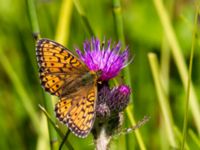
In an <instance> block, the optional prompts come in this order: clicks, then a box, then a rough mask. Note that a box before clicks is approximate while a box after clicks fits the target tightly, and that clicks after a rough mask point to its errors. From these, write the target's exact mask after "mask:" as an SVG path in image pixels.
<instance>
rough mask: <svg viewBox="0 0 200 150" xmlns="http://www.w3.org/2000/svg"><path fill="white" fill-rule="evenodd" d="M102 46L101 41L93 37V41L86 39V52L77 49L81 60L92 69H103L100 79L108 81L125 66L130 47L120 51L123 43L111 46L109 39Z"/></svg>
mask: <svg viewBox="0 0 200 150" xmlns="http://www.w3.org/2000/svg"><path fill="white" fill-rule="evenodd" d="M104 44H105V43H103V44H102V46H100V41H99V40H98V39H97V38H96V39H95V38H92V40H91V41H85V43H84V54H83V53H82V52H81V51H80V50H79V49H76V52H77V53H78V55H79V57H80V58H81V60H82V61H83V62H84V63H85V64H86V65H87V66H88V68H89V69H90V70H93V71H101V77H100V80H102V81H107V80H109V79H111V78H113V77H115V76H117V75H118V73H119V72H120V71H121V69H122V68H124V67H125V66H126V64H127V61H128V48H126V49H125V50H124V51H123V52H120V49H121V44H120V43H117V44H114V46H113V47H112V48H111V41H110V40H109V41H108V42H107V44H106V46H105V45H104Z"/></svg>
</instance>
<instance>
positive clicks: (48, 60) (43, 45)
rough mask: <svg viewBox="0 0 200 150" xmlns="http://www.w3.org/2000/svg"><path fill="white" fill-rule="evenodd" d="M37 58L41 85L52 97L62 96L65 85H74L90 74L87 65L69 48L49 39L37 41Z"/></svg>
mask: <svg viewBox="0 0 200 150" xmlns="http://www.w3.org/2000/svg"><path fill="white" fill-rule="evenodd" d="M36 57H37V62H38V66H39V72H40V80H41V84H42V86H43V87H44V89H45V90H46V91H47V92H49V93H50V94H52V95H56V96H61V94H62V90H63V86H64V85H68V84H71V85H72V83H73V82H75V80H76V79H79V78H81V76H82V75H83V74H85V73H87V72H89V70H88V68H87V67H86V65H85V64H84V63H82V62H81V61H80V60H79V59H78V58H77V57H76V56H74V55H73V54H72V53H70V52H69V50H68V49H67V48H65V47H64V46H62V45H60V44H58V43H56V42H54V41H51V40H49V39H39V40H38V41H37V43H36ZM65 88H70V87H67V86H65Z"/></svg>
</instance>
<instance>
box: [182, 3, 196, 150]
mask: <svg viewBox="0 0 200 150" xmlns="http://www.w3.org/2000/svg"><path fill="white" fill-rule="evenodd" d="M198 11H199V7H198V8H197V9H196V15H195V21H194V30H193V36H192V47H191V53H190V63H189V72H188V84H187V93H186V94H187V96H186V103H185V115H184V124H183V140H182V143H181V150H183V149H184V147H185V139H186V136H187V135H186V132H187V125H188V107H189V100H190V86H191V75H192V64H193V56H194V46H195V41H196V39H195V35H196V31H197V20H198Z"/></svg>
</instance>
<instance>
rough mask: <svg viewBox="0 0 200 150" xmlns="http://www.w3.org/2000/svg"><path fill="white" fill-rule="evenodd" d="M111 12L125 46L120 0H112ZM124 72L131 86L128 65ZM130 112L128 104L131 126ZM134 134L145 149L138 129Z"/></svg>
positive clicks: (131, 115) (143, 148) (127, 110)
mask: <svg viewBox="0 0 200 150" xmlns="http://www.w3.org/2000/svg"><path fill="white" fill-rule="evenodd" d="M113 13H114V21H115V27H116V34H117V38H118V40H120V41H121V42H122V46H123V47H125V37H124V28H123V18H122V12H121V4H120V0H113ZM124 74H125V75H126V78H125V81H126V83H127V84H129V86H130V87H132V85H131V75H130V68H129V66H127V67H126V68H125V69H124ZM130 100H131V101H133V95H132V94H131V95H130ZM132 105H133V104H132ZM132 112H133V111H132V110H131V108H130V106H128V107H127V109H126V113H127V115H128V117H129V120H130V122H131V124H132V126H133V125H135V123H136V122H135V119H134V116H133V114H132ZM135 134H136V139H137V141H138V144H139V146H140V149H142V150H145V149H146V147H145V145H144V142H143V139H142V136H141V134H140V132H139V130H137V131H135Z"/></svg>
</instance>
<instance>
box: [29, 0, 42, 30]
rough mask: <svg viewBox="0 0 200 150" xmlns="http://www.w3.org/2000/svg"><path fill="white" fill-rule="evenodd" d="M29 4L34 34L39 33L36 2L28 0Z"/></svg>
mask: <svg viewBox="0 0 200 150" xmlns="http://www.w3.org/2000/svg"><path fill="white" fill-rule="evenodd" d="M27 4H28V11H29V15H30V21H31V25H32V31H33V34H39V33H40V28H39V24H38V19H37V13H36V9H35V2H34V0H27Z"/></svg>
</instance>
